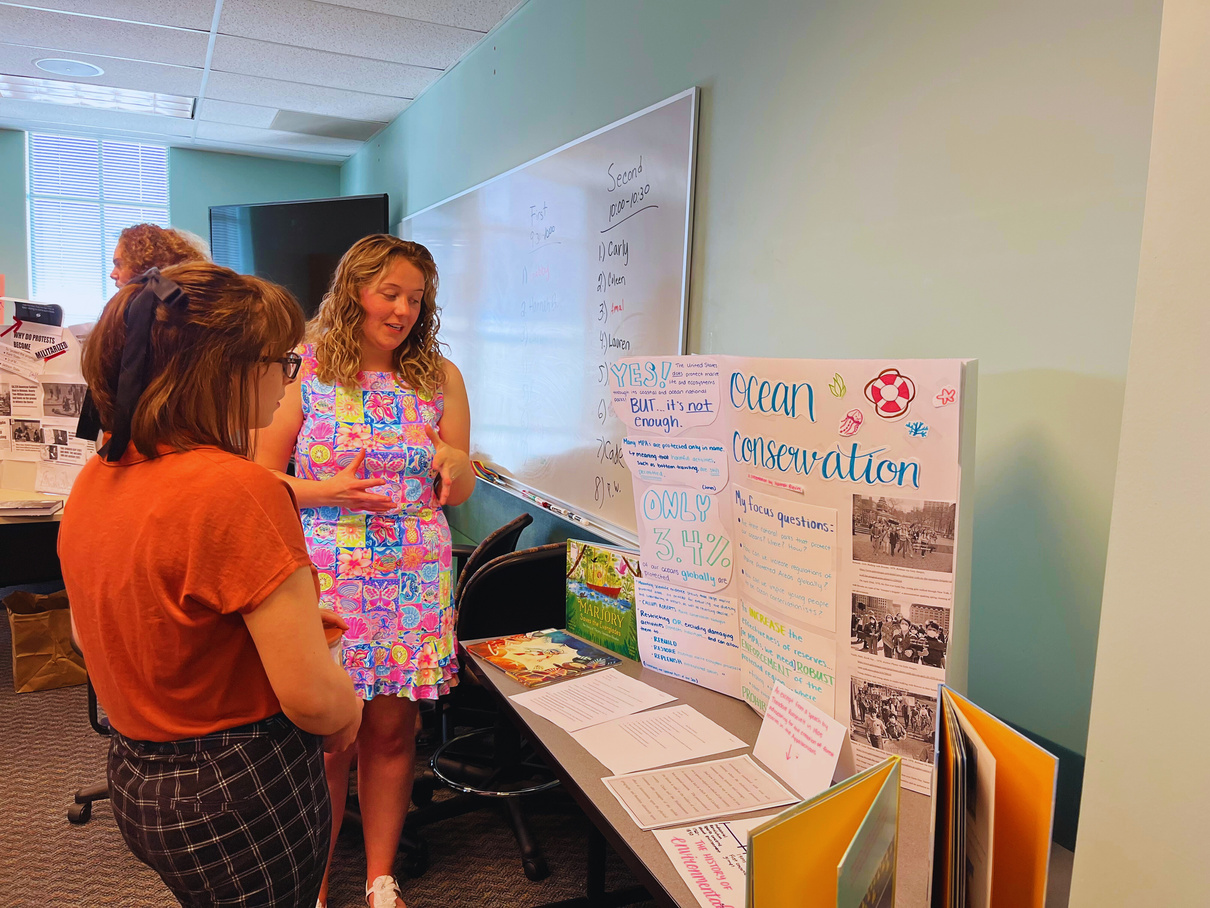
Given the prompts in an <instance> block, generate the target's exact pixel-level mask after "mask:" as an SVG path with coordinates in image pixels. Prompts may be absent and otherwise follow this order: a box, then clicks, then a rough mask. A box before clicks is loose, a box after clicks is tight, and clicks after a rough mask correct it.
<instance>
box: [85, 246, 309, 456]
mask: <svg viewBox="0 0 1210 908" xmlns="http://www.w3.org/2000/svg"><path fill="white" fill-rule="evenodd" d="M161 273H162V274H163V276H164V277H165V278H167V279H168V280H171V281H174V282H175V283H176V284H177V285H178V286H179V287H180V288H181V290H182V291H184V293H185V295H186V296H187V297H188V302H187V303H185V304H184V305H166V304H164V303H161V302H158V301H157V303H156V309H155V321H154V322H153V324H152V326H151V340H150V347H151V350H150V357H149V360H148V365H147V372H148V376H149V381H148V383H147V388H146V390H145V391H144V392H143V394H142V396H140V397H139V401H138V404H137V405H136V406H135V411H134V416H133V419H132V420H131V433H130V440H131V442H132V443H133V444H134V446H135V448H136V449H137V450H138V451H139V453H141V454H143V455H144V456H146V457H155V456H156V454H157V453H159V450H160V448H161V446H167V447H169V448H171V449H172V450H175V451H185V450H188V449H190V448H196V447H199V446H201V445H213V446H215V447H218V448H222V449H223V450H225V451H229V452H230V453H232V454H238V455H240V456H244V457H247V456H250V454H251V442H252V434H253V429H254V428H255V425H254V420H255V419H256V413H255V412H253V410H254V408H255V406H256V403H255V401H256V397H257V394H256V390H257V378H258V375H257V372H258V370H259V369H261V368H264V366H265V363H264V360H265V359H277V358H279V357H282V356H284V355H285V354H286V353H288V352H289V351H290V350H291V349H292V348H293V347H295V346H297V345H298V343H299V342H300V341H301V340H302V337H303V332H304V329H305V322H304V319H303V313H302V308H301V307H300V306H299V305H298V302H297V301H296V300H295V299H294V297H293V296H291V295H290V292H289V291H288V290H286V289H285V288H284V287H279V286H278V285H277V284H273V283H270V282H269V281H266V280H262V279H261V278H257V277H250V276H248V275H242V274H236V273H235V272H234V271H232V270H230V269H229V268H222V267H220V266H218V265H213V264H210V263H209V262H190V263H188V264H184V265H174V266H172V267H170V268H165V269H163V271H162V272H161ZM143 289H144V285H142V284H138V283H131V284H127V285H126V286H125V287H123V288H122V289H121V290H119V291H118V292H117V293H116V294H115V295H114V296H113V298H112V299H110V301H109V302H108V303H107V304H106V305H105V309H104V311H102V312H101V317H100V319H99V320H98V321H97V324H96V327H95V328H93V330H92V333H91V334H90V335H89V337H88V341H87V343H86V344H85V346H84V356H83V371H84V378H85V380H86V381H87V382H88V387H89V388H90V389H91V390H92V396H93V400H94V402H95V403H96V405H97V410H98V412H99V413H100V416H101V425H102V427H103V428H104V429H106V430H107V431H108V430H110V429H111V428H112V426H113V421H114V417H115V415H116V410H117V407H116V401H117V390H118V376H119V373H120V371H121V365H122V349H123V347H124V346H125V342H126V311H127V308H128V307H129V306H130V303H131V302H132V301H133V300H134V298H135V297H136V296H138V294H139V293H141V292H142V291H143Z"/></svg>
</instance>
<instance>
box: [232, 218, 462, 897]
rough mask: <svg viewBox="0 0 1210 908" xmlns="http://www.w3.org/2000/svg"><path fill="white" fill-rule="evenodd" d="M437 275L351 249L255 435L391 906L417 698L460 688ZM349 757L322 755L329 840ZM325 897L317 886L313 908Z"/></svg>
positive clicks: (384, 254)
mask: <svg viewBox="0 0 1210 908" xmlns="http://www.w3.org/2000/svg"><path fill="white" fill-rule="evenodd" d="M439 324H440V320H439V318H438V312H437V266H436V264H435V263H434V262H433V257H432V256H431V255H430V254H429V251H428V250H427V249H425V248H424V247H423V246H421V245H419V244H417V243H410V242H406V241H404V240H401V239H398V238H397V237H393V236H388V235H386V234H377V235H374V236H368V237H364V238H363V239H361V240H358V241H357V242H356V243H355V244H353V247H352V248H351V249H349V251H348V252H346V253H345V254H344V257H343V258H342V259H341V260H340V264H339V265H338V266H337V268H336V274H335V276H334V277H333V278H332V286H331V289H330V290H329V291H328V293H327V295H326V296H325V297H324V299H323V302H322V303H321V304H320V307H319V312H318V313H317V314H316V316H315V318H314V319H313V320H312V322H311V324H310V326H309V329H308V341H309V342H308V343H306V344H304V345H303V347H302V348H300V350H299V352H300V353H301V355H302V359H303V363H302V373H301V381H299V382H298V383H297V384H295V385H291V386H290V387H289V388H288V389H287V391H286V397H285V399H284V400H283V401H282V406H281V409H279V410H278V412H277V416H276V418H275V419H274V421H273V424H272V425H271V426H270V427H269V428H268V429H265V430H263V431H262V432H261V433H260V438H259V439H258V443H257V454H256V458H257V460H258V461H259V462H260V463H262V464H264V465H265V466H267V467H269V468H270V469H272V470H276V471H279V472H281V473H283V475H284V471H285V469H286V465H287V464H288V462H289V460H290V455H291V454H293V455H294V463H295V467H296V472H297V477H290V478H288V482H289V483H290V485H291V486H292V487H293V489H294V494H295V496H296V498H297V499H298V505H299V508H300V510H301V512H302V521H303V532H304V534H305V536H306V539H307V548H308V550H309V551H310V553H311V559H312V561H313V562H314V563H315V566H316V568H317V569H318V570H319V577H320V588H321V591H322V592H321V605H322V606H323V607H325V608H329V609H332V610H333V611H335V612H336V613H337V614H338V615H339V616H340V617H342V618H343V619H344V620H345V621H346V623H347V624H348V630H347V631H346V633H345V639H344V644H343V648H342V653H341V661H342V664H343V665H344V667H345V669H346V670H347V671H348V672H349V674H350V675H351V676H352V678H353V686H354V688H355V689H356V691H357V695H358V696H359V697H361V698H362V699H363V700H364V701H365V712H364V716H363V720H362V726H361V731H360V732H359V733H358V737H357V760H358V764H357V780H358V801H359V803H360V805H361V816H362V827H363V832H364V836H365V849H366V871H367V873H366V880H367V885H366V901H367V903H368V904H369V905H370V906H371V908H396V906H400V905H402V904H403V900H402V898H400V895H399V888H398V884H397V883H396V881H395V878H394V876H393V875H392V871H393V865H394V859H395V853H396V851H397V849H398V847H399V836H400V834H401V832H402V830H403V822H404V819H405V817H406V815H407V809H408V802H409V800H410V799H411V788H412V776H413V760H414V757H415V746H416V741H415V726H416V717H417V714H418V710H419V703H418V701H420V700H434V699H436V698H437V697H439V696H441V695H442V694H444V693H447V692H448V691H449V689H450V688H451V687H452V686H453V685H454V684H456V683H457V671H458V665H457V661H456V659H455V654H454V611H453V608H452V605H451V601H450V588H451V583H450V579H451V562H452V547H451V544H450V531H449V525H448V524H447V523H446V520H445V515H444V513H443V512H442V510H441V509H442V506H444V505H447V504H449V505H454V504H459V503H461V502H463V501H465V500H466V499H467V498H468V497H470V494H471V491H472V489H473V488H474V485H475V474H474V471H473V470H472V469H471V463H470V457H469V456H468V454H467V451H468V450H469V447H470V406H469V404H468V402H467V397H466V386H465V385H464V384H463V380H462V374H461V373H460V372H459V371H458V368H457V367H456V366H455V365H454V364H453V363H452V362H450V361H449V360H447V359H445V358H444V357H443V356H442V354H441V350H440V345H439V344H438V341H437V329H438V326H439ZM352 759H353V751H352V750H351V749H350V750H349V751H346V752H344V753H338V754H329V755H328V757H327V773H328V785H329V789H330V791H331V795H332V821H333V832H332V841H333V843H335V841H336V835H337V832H338V831H339V828H340V818H341V814H342V813H343V812H344V804H345V799H346V796H347V794H348V784H349V768H350V765H351V763H352ZM326 896H327V880H326V879H325V882H324V887H323V889H322V890H321V894H320V904H321V905H322V904H324V902H325V900H326Z"/></svg>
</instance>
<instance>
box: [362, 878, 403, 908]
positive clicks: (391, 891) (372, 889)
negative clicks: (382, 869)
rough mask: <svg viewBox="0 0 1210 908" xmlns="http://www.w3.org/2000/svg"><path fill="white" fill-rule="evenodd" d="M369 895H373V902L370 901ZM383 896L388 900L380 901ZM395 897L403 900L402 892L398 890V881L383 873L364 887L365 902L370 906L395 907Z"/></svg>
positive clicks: (371, 907)
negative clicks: (386, 901) (388, 900)
mask: <svg viewBox="0 0 1210 908" xmlns="http://www.w3.org/2000/svg"><path fill="white" fill-rule="evenodd" d="M370 896H374V901H373V902H371V901H370ZM384 898H387V899H390V902H389V903H383V902H382V901H380V900H381V899H384ZM396 899H398V900H399V901H403V893H402V892H400V891H399V883H398V882H396V880H395V878H394V877H393V876H388V875H387V874H383V875H382V876H380V877H375V878H374V882H372V883H371V884H370V885H369V886H367V887H366V904H367V905H369V906H370V908H395V900H396Z"/></svg>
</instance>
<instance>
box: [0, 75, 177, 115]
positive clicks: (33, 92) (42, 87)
mask: <svg viewBox="0 0 1210 908" xmlns="http://www.w3.org/2000/svg"><path fill="white" fill-rule="evenodd" d="M0 98H11V99H12V100H14V101H40V102H42V103H44V104H68V105H71V106H72V107H90V108H93V109H95V110H122V111H127V112H129V113H142V114H155V115H158V116H162V117H182V118H183V119H186V120H190V119H192V118H193V106H194V103H195V101H196V99H195V98H187V97H182V96H181V95H165V94H161V93H159V92H154V91H137V90H135V89H132V88H111V87H110V86H108V85H91V84H88V83H86V82H61V81H59V80H57V79H31V78H29V77H27V76H9V75H4V74H0Z"/></svg>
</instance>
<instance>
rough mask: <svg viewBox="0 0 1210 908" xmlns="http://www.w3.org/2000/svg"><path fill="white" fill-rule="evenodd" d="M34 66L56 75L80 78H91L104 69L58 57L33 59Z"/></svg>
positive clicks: (80, 61)
mask: <svg viewBox="0 0 1210 908" xmlns="http://www.w3.org/2000/svg"><path fill="white" fill-rule="evenodd" d="M34 66H36V67H38V69H40V70H42V71H43V72H48V73H54V74H55V75H56V76H75V77H77V78H80V79H92V78H94V77H96V76H99V75H101V74H102V73H104V72H105V70H103V69H101V67H99V66H93V65H92V64H91V63H85V62H84V61H82V60H63V59H60V58H58V57H47V58H46V59H44V60H35V61H34Z"/></svg>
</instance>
